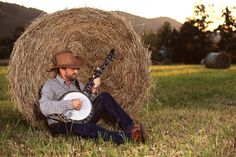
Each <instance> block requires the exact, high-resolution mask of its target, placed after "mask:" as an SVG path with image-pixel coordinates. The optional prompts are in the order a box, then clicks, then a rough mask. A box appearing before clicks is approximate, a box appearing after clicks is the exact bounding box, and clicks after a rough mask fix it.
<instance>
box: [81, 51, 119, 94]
mask: <svg viewBox="0 0 236 157" xmlns="http://www.w3.org/2000/svg"><path fill="white" fill-rule="evenodd" d="M114 58H115V49H111V51H110V53H109V54H108V56H107V57H106V59H105V61H104V62H103V63H102V64H101V65H100V66H98V67H97V68H96V69H95V70H94V74H93V75H92V78H91V79H90V80H89V82H88V83H87V84H86V85H85V87H84V89H83V90H82V93H83V94H85V95H86V96H87V97H88V98H90V97H91V94H92V87H93V85H94V80H95V79H96V78H98V77H99V76H100V75H101V74H102V72H103V71H104V70H105V68H106V67H107V66H108V65H109V64H110V63H112V62H113V60H114Z"/></svg>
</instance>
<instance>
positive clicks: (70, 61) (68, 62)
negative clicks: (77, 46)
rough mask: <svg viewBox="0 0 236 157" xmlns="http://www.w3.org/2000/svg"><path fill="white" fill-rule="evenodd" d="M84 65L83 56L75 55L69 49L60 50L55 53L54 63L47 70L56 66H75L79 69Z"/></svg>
mask: <svg viewBox="0 0 236 157" xmlns="http://www.w3.org/2000/svg"><path fill="white" fill-rule="evenodd" d="M82 66H84V58H83V57H80V56H75V55H74V54H73V53H72V52H71V51H61V52H59V53H58V54H57V55H56V64H55V65H54V66H53V67H51V68H50V69H48V71H52V70H55V69H57V68H76V69H79V68H81V67H82Z"/></svg>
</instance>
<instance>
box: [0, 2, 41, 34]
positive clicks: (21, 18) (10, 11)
mask: <svg viewBox="0 0 236 157" xmlns="http://www.w3.org/2000/svg"><path fill="white" fill-rule="evenodd" d="M42 13H45V12H43V11H41V10H37V9H33V8H26V7H24V6H20V5H17V4H11V3H4V2H0V38H3V37H6V36H9V35H10V34H11V33H12V32H13V31H14V30H15V28H16V27H18V26H27V25H28V24H30V21H32V20H34V19H35V18H36V17H38V16H39V15H40V14H42Z"/></svg>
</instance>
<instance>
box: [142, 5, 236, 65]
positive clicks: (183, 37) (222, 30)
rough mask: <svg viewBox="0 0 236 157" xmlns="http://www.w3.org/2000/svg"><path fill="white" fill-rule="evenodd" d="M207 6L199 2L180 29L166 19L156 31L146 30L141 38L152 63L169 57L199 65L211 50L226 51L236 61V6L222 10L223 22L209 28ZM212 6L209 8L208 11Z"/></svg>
mask: <svg viewBox="0 0 236 157" xmlns="http://www.w3.org/2000/svg"><path fill="white" fill-rule="evenodd" d="M213 7H214V5H211V6H209V7H206V6H205V5H203V4H200V5H196V6H195V7H194V8H195V9H194V16H193V17H191V18H188V19H187V20H186V21H185V22H184V24H183V25H182V27H181V28H180V30H176V29H174V28H172V27H171V25H170V23H168V22H165V23H164V24H163V25H162V27H161V28H160V29H158V30H157V31H156V32H145V33H144V35H143V36H142V39H143V41H144V43H145V45H147V46H148V49H149V50H150V51H151V52H152V53H151V59H152V61H153V63H154V64H155V63H158V64H159V63H160V62H162V61H164V60H170V61H171V62H174V63H185V64H200V63H201V61H202V59H204V58H205V56H206V55H207V54H208V53H210V52H226V53H228V54H229V55H230V56H231V60H232V62H233V63H235V62H236V21H235V17H234V16H233V11H235V8H234V7H225V8H224V9H222V15H221V17H222V19H223V21H224V22H223V23H222V24H220V25H219V26H218V27H217V28H215V29H214V30H210V26H211V24H212V23H213V22H214V21H212V20H211V19H212V17H211V16H213V14H212V13H211V12H210V13H209V10H210V9H211V8H213ZM207 9H209V10H207Z"/></svg>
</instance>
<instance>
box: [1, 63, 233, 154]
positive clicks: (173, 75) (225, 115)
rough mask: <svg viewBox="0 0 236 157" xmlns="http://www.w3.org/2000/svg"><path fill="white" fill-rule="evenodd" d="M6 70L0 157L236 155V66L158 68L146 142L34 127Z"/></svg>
mask: <svg viewBox="0 0 236 157" xmlns="http://www.w3.org/2000/svg"><path fill="white" fill-rule="evenodd" d="M6 69H7V67H0V83H1V84H0V100H1V101H0V156H95V157H96V156H109V157H116V156H132V157H133V156H161V157H170V156H184V157H192V156H194V157H195V156H203V157H218V156H222V157H225V156H232V157H233V156H236V66H231V68H230V69H227V70H213V69H206V68H205V67H203V66H201V65H175V66H174V65H173V66H153V67H151V68H150V70H151V76H152V78H153V88H152V89H151V96H150V99H149V102H148V103H147V104H145V105H144V107H143V109H142V110H141V111H140V112H139V113H138V114H139V117H141V118H140V120H142V121H143V122H144V124H145V126H146V128H147V131H148V135H149V138H148V141H147V143H146V144H136V143H125V144H124V145H120V146H116V145H114V144H113V143H111V142H104V141H102V140H99V141H97V142H94V141H92V140H85V139H79V138H78V137H57V138H53V137H51V136H50V134H49V133H48V132H47V131H40V130H37V129H35V128H32V127H30V126H29V125H28V124H26V123H25V122H24V121H23V120H22V119H21V116H20V114H19V113H18V111H17V109H16V108H15V107H14V106H13V105H12V103H11V101H10V100H9V99H10V98H9V93H8V90H7V81H6V78H5V74H6Z"/></svg>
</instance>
